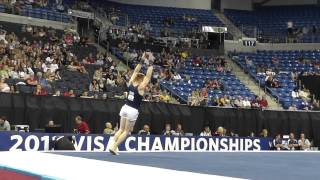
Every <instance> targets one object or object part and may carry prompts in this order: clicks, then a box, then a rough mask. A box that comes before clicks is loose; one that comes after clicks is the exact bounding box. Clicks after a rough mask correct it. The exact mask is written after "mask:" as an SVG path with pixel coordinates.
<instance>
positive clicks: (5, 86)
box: [0, 78, 10, 92]
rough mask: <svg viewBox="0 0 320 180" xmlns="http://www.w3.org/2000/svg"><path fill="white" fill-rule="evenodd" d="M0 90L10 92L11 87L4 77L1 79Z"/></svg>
mask: <svg viewBox="0 0 320 180" xmlns="http://www.w3.org/2000/svg"><path fill="white" fill-rule="evenodd" d="M0 92H10V87H9V85H8V84H7V83H5V81H4V79H3V78H1V79H0Z"/></svg>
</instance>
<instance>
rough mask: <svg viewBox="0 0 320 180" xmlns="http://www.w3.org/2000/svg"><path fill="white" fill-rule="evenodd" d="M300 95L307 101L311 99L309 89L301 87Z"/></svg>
mask: <svg viewBox="0 0 320 180" xmlns="http://www.w3.org/2000/svg"><path fill="white" fill-rule="evenodd" d="M298 95H299V97H300V98H301V99H303V100H305V101H310V100H311V98H310V92H309V90H308V89H301V90H299V92H298Z"/></svg>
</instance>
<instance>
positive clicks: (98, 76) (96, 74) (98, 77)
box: [93, 67, 103, 81]
mask: <svg viewBox="0 0 320 180" xmlns="http://www.w3.org/2000/svg"><path fill="white" fill-rule="evenodd" d="M102 74H103V69H102V67H100V68H99V69H97V70H96V71H95V72H94V74H93V79H94V80H97V81H100V80H101V79H102Z"/></svg>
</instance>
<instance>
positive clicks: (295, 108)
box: [288, 104, 298, 111]
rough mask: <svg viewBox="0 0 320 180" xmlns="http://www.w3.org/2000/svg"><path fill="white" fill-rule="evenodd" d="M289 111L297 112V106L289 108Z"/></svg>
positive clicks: (292, 105) (293, 105)
mask: <svg viewBox="0 0 320 180" xmlns="http://www.w3.org/2000/svg"><path fill="white" fill-rule="evenodd" d="M288 110H289V111H296V110H298V108H297V105H295V104H291V105H290V106H289V108H288Z"/></svg>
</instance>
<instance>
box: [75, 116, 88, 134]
mask: <svg viewBox="0 0 320 180" xmlns="http://www.w3.org/2000/svg"><path fill="white" fill-rule="evenodd" d="M75 123H76V129H74V132H75V133H80V134H89V133H90V129H89V126H88V124H87V123H86V122H85V121H84V120H83V118H82V116H80V115H78V116H76V118H75Z"/></svg>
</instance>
